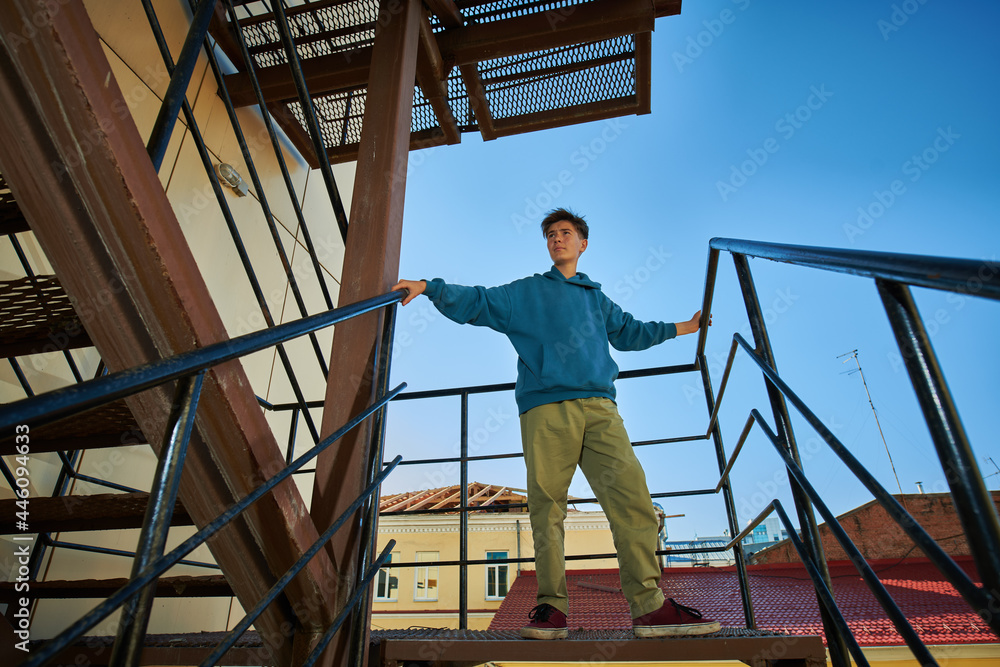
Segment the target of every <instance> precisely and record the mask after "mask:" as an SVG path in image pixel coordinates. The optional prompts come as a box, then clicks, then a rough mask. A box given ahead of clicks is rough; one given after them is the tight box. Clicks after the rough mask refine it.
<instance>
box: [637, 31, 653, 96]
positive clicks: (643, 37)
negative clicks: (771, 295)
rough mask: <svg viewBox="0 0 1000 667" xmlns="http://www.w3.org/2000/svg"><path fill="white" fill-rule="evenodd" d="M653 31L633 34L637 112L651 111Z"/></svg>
mask: <svg viewBox="0 0 1000 667" xmlns="http://www.w3.org/2000/svg"><path fill="white" fill-rule="evenodd" d="M652 62H653V33H651V32H642V33H639V34H638V35H636V36H635V94H636V96H637V97H638V98H639V103H638V107H639V110H638V111H636V113H637V114H647V113H652V97H653V95H652V89H653V75H652V71H651V70H652Z"/></svg>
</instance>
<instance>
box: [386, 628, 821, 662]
mask: <svg viewBox="0 0 1000 667" xmlns="http://www.w3.org/2000/svg"><path fill="white" fill-rule="evenodd" d="M371 637H372V649H371V652H372V656H373V660H372V663H373V664H374V658H375V657H377V658H378V660H379V663H380V664H382V665H395V664H403V663H411V662H424V663H429V664H435V665H443V664H456V665H457V664H466V665H472V664H479V663H483V662H487V661H503V660H509V661H530V662H551V661H558V662H584V663H588V664H592V663H594V662H644V661H655V662H670V661H689V660H743V661H746V662H748V663H751V664H752V663H753V661H755V660H757V661H760V660H784V661H787V662H785V663H783V664H785V665H809V666H810V667H819V666H820V665H825V664H826V652H825V649H824V647H823V641H822V639H821V638H819V637H815V636H794V635H783V634H777V633H774V632H767V631H756V630H747V629H745V628H723V629H722V630H720V631H719V632H717V633H714V634H711V635H703V636H700V637H671V638H663V639H636V638H635V637H634V636H633V635H632V631H631V630H624V629H621V630H582V629H578V630H570V633H569V637H568V638H567V639H562V640H555V641H535V640H529V639H522V638H521V637H519V636H518V634H517V632H516V631H510V630H504V631H496V630H444V629H434V628H420V629H412V630H379V631H375V632H372V635H371Z"/></svg>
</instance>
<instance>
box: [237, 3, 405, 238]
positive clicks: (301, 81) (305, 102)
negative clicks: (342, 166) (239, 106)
mask: <svg viewBox="0 0 1000 667" xmlns="http://www.w3.org/2000/svg"><path fill="white" fill-rule="evenodd" d="M271 7H272V8H273V10H274V25H275V27H276V28H277V29H278V36H279V37H280V38H281V45H282V46H283V47H284V49H285V57H286V58H287V59H288V67H289V69H290V70H291V72H292V81H294V82H295V90H296V92H297V93H298V96H299V105H300V106H301V107H302V115H303V116H304V117H305V120H306V125H307V126H308V127H309V137H310V138H311V139H312V143H313V150H314V151H316V161H317V162H319V172H320V174H322V175H323V181H324V182H325V183H326V189H327V193H328V194H329V195H330V204H331V206H333V216H334V217H335V218H336V219H337V226H338V227H340V236H341V238H342V239H343V240H344V242H345V243H346V242H347V215H346V214H345V212H344V203H343V201H342V200H341V198H340V191H339V190H338V189H337V181H336V180H334V178H333V170H332V169H331V168H330V158H329V156H328V155H327V153H326V144H325V143H324V142H323V130H322V128H320V124H319V119H318V118H317V116H316V109H315V108H314V107H313V103H312V96H311V95H310V94H309V87H308V86H307V85H306V77H305V74H303V73H302V63H301V62H300V61H299V52H298V51H297V50H296V49H295V41H294V40H293V39H292V31H291V29H289V27H288V17H287V16H286V15H285V8H284V6H283V3H282V2H281V0H278V2H273V3H271ZM252 64H253V62H252V61H247V67H251V66H252ZM410 83H411V84H412V83H413V82H412V81H411V82H410Z"/></svg>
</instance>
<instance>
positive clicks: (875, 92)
mask: <svg viewBox="0 0 1000 667" xmlns="http://www.w3.org/2000/svg"><path fill="white" fill-rule="evenodd" d="M776 5H778V6H776ZM998 22H1000V7H998V6H997V5H996V4H995V3H993V2H986V1H985V0H983V1H978V2H973V1H971V0H968V1H957V2H950V3H946V2H943V1H942V0H924V1H923V2H921V1H920V0H906V1H905V2H862V1H861V0H848V1H847V2H841V3H811V2H808V3H765V2H762V1H761V0H705V1H703V2H693V1H691V0H688V1H687V2H685V3H684V9H683V13H682V15H681V16H677V17H668V18H663V19H659V20H658V21H657V24H656V31H655V33H654V36H653V85H652V91H653V98H652V109H653V111H652V114H649V115H646V116H629V117H625V118H622V119H617V120H611V121H601V122H596V123H589V124H585V125H578V126H575V127H569V128H562V129H556V130H550V131H546V132H541V133H533V134H528V135H522V136H517V137H510V138H505V139H500V140H497V141H492V142H482V141H481V140H480V139H479V138H478V136H475V135H468V134H467V135H463V139H462V144H461V145H460V146H451V147H441V148H435V149H429V150H424V151H418V152H414V153H412V154H411V156H410V161H411V162H410V169H409V174H408V184H407V195H406V215H405V222H404V234H403V249H402V258H401V267H400V275H401V277H405V278H413V279H417V278H433V277H441V278H443V279H445V280H446V281H448V282H454V283H459V284H468V285H477V284H478V285H496V284H502V283H506V282H509V281H511V280H515V279H517V278H520V277H523V276H525V275H530V274H533V273H536V272H544V271H545V270H547V269H548V268H549V266H550V261H549V258H548V254H547V252H546V249H545V244H544V241H543V239H542V237H541V234H540V232H539V230H538V227H537V225H538V222H539V221H540V219H541V217H542V215H544V212H545V211H546V210H548V209H549V208H552V207H555V206H567V207H570V208H572V209H574V210H575V211H577V212H579V213H581V214H583V215H584V216H585V217H586V218H587V220H588V221H589V223H590V225H591V240H590V247H589V249H588V250H587V252H586V253H585V254H584V255H583V257H582V258H581V261H580V266H579V268H580V270H581V271H583V272H585V273H587V274H588V275H589V276H590V277H591V278H592V279H594V280H596V281H598V282H601V283H602V284H603V285H604V290H605V292H606V293H607V294H608V295H609V296H610V297H611V298H612V299H614V300H615V301H616V302H618V303H619V304H620V305H621V306H622V307H623V308H624V309H625V310H627V311H629V312H631V313H632V314H633V315H635V316H636V317H638V318H639V319H644V320H665V321H678V320H683V319H687V318H688V317H690V316H691V314H692V313H693V312H694V311H695V310H697V309H698V308H699V307H700V303H701V298H702V292H703V289H704V280H705V267H706V261H707V257H708V241H709V239H711V238H712V237H734V238H744V239H754V240H762V241H776V242H783V243H793V244H802V245H818V246H831V247H841V248H855V249H861V250H882V251H896V252H907V253H920V254H929V255H942V256H953V257H965V258H969V259H974V260H993V261H996V260H997V253H998V250H1000V225H998V211H1000V188H998V187H997V185H996V183H997V177H998V175H1000V174H998V172H1000V169H998V162H997V160H998V157H997V156H998V155H1000V151H998V148H1000V129H998V124H997V122H996V108H997V102H998V99H997V90H996V85H995V78H996V69H997V65H998V64H1000V46H998V44H997V42H996V40H995V38H994V35H993V31H994V29H995V26H996V25H997V24H998ZM751 267H752V269H753V271H754V277H755V280H756V282H757V288H758V292H759V294H760V299H761V301H762V303H763V305H764V307H765V309H766V311H767V312H766V315H767V317H768V319H769V325H770V334H771V338H772V343H773V345H774V348H775V354H776V357H777V363H778V369H779V372H781V373H782V375H783V376H784V377H785V378H786V380H787V381H788V382H789V384H790V385H791V386H792V387H793V389H795V390H796V391H798V392H799V393H800V394H801V395H802V396H803V397H804V398H805V400H806V401H807V402H808V403H809V404H810V405H811V406H812V407H813V409H814V410H815V411H816V412H817V413H818V414H819V416H820V417H821V418H822V419H824V421H825V422H826V423H827V425H828V426H830V427H831V428H832V429H833V430H834V432H835V433H836V434H837V435H838V437H840V438H841V440H842V441H843V442H844V443H845V444H846V445H847V446H848V447H849V448H850V449H851V451H852V452H853V453H854V454H855V456H857V457H858V458H859V459H861V461H862V462H863V463H864V464H865V465H866V466H868V467H869V470H871V471H872V472H873V473H874V474H875V475H876V476H877V477H878V479H879V480H880V481H881V482H882V484H883V485H885V486H886V487H887V488H889V489H891V490H896V482H895V478H894V477H893V473H892V470H891V468H890V465H889V460H888V457H887V455H886V451H885V447H884V446H883V444H882V441H881V439H880V437H879V434H878V430H877V429H876V425H875V418H874V416H873V414H872V411H871V409H870V407H869V405H868V401H867V398H866V396H865V392H864V387H863V386H862V385H861V379H860V377H858V375H857V374H853V375H848V374H845V371H847V370H849V369H850V368H852V367H853V362H849V363H847V364H845V363H843V361H844V359H839V358H837V357H838V355H841V354H844V353H848V352H850V351H852V350H854V349H857V350H858V351H859V357H860V360H861V363H862V365H863V367H864V371H865V375H866V377H867V380H868V385H869V388H870V390H871V393H872V397H873V400H874V404H875V407H876V409H877V410H878V416H879V419H880V420H881V423H882V428H883V430H884V432H885V437H886V441H887V444H888V448H889V451H890V453H891V454H892V457H893V461H894V463H895V467H896V471H897V473H898V475H899V480H900V484H901V485H902V488H903V491H904V492H907V493H913V492H915V491H916V482H918V481H919V482H922V483H923V485H924V489H925V490H926V491H928V492H931V491H945V490H946V487H945V483H944V475H943V473H942V470H941V467H940V464H939V463H938V462H937V459H936V456H935V453H934V447H933V445H932V443H931V441H930V438H929V435H928V432H927V428H926V425H925V423H924V421H923V417H922V415H921V414H920V412H919V409H918V407H917V405H916V400H915V398H914V394H913V391H912V389H911V388H910V386H909V382H908V379H907V377H906V373H905V370H904V369H903V368H902V366H901V364H900V363H899V357H898V351H897V349H896V347H895V342H894V340H893V338H892V335H891V332H890V329H889V326H888V322H887V320H886V316H885V313H884V310H883V309H882V306H881V303H880V301H879V299H878V296H877V293H876V290H875V286H874V283H873V282H872V281H870V280H867V279H862V278H854V277H850V276H845V275H841V274H832V273H827V272H820V271H816V270H812V269H805V268H797V267H791V266H786V265H779V264H776V263H773V262H767V261H763V260H752V263H751ZM990 279H992V280H1000V275H996V274H994V275H992V276H990ZM914 294H915V297H916V299H917V302H918V304H919V305H920V307H921V309H922V313H923V315H924V318H925V320H927V321H928V327H929V329H930V330H931V332H932V342H933V344H934V346H935V349H936V351H937V354H938V356H939V359H940V361H941V363H942V365H943V368H944V370H945V372H946V374H947V377H948V381H949V383H950V387H951V389H952V391H953V393H954V396H955V399H956V402H957V405H958V408H959V411H960V414H961V417H962V419H963V422H964V424H965V428H966V430H967V432H968V435H969V438H970V440H971V442H972V445H973V448H974V450H975V453H976V458H977V461H978V462H979V464H980V465H981V467H982V471H983V474H984V475H988V474H990V473H994V472H997V469H996V468H995V467H993V465H992V464H991V463H989V462H987V461H986V459H987V457H993V458H994V459H996V460H997V461H998V463H1000V451H998V447H997V437H996V431H997V427H998V416H997V411H996V405H997V389H996V377H997V376H998V373H1000V353H998V352H997V350H996V345H995V343H994V342H993V341H995V336H996V334H995V333H994V332H995V331H996V329H997V327H998V326H1000V307H998V304H996V303H995V302H989V301H985V300H977V299H972V298H966V297H956V296H955V295H948V294H946V293H943V292H935V291H930V290H923V289H914ZM713 313H714V326H713V327H712V330H711V334H710V336H709V343H708V348H707V355H708V358H709V360H710V364H711V366H712V378H713V382H714V383H715V385H716V387H717V386H718V383H719V381H720V380H721V364H722V361H723V360H724V357H725V355H726V354H727V353H728V349H729V345H730V342H731V340H732V335H733V333H734V332H737V331H744V330H745V327H746V325H747V320H746V314H745V310H744V308H743V305H742V301H741V299H740V297H739V290H738V286H737V283H736V278H735V272H734V270H733V264H732V259H731V257H730V256H728V255H726V254H723V256H722V260H721V262H720V271H719V278H718V286H717V289H716V297H715V303H714V307H713ZM695 342H696V341H695V337H694V336H688V337H684V338H681V339H678V340H676V341H668V342H667V343H665V344H664V345H661V346H658V347H657V348H654V349H652V350H650V351H647V352H642V353H634V352H633V353H615V357H616V359H617V360H618V363H619V365H620V366H621V368H622V369H623V370H624V369H634V368H645V367H650V366H658V365H667V364H678V363H688V362H691V361H693V358H694V349H695ZM515 362H516V356H515V354H514V352H513V349H512V348H511V347H510V345H509V343H508V342H507V340H506V339H505V338H504V337H503V336H501V335H499V334H496V333H494V332H492V331H489V330H486V329H481V328H477V327H471V326H459V325H456V324H454V323H452V322H450V321H447V320H445V318H444V317H443V316H441V315H439V314H438V313H437V312H436V311H435V310H434V309H433V307H432V306H431V305H430V303H429V302H428V301H427V300H426V299H424V298H420V299H418V300H417V301H414V302H413V303H412V304H410V305H409V306H407V307H406V308H405V309H404V310H402V311H400V316H399V324H398V328H397V350H396V354H395V357H394V367H393V379H394V381H395V382H399V381H404V380H405V381H406V382H408V383H409V387H410V389H414V390H416V389H436V388H445V387H454V386H460V385H472V384H487V383H495V382H510V381H513V379H514V376H515ZM618 391H619V408H620V411H621V413H622V415H623V417H624V418H625V422H626V426H627V427H628V428H629V431H630V435H631V437H632V439H633V440H645V439H652V438H662V437H673V436H679V435H692V434H694V433H697V432H703V431H704V429H705V427H706V426H707V414H706V410H705V402H704V398H703V394H702V389H701V383H700V380H699V378H698V377H697V376H695V375H693V374H692V375H686V376H672V377H667V378H659V379H645V380H627V381H619V382H618ZM754 407H756V408H759V409H761V411H762V413H763V414H764V415H765V416H766V417H767V418H768V419H769V420H770V419H771V415H770V411H769V410H768V409H766V408H767V402H766V396H765V392H764V383H763V380H762V379H761V376H760V373H759V372H758V371H755V370H754V368H752V367H751V364H750V363H749V362H748V361H747V360H746V359H745V358H742V359H738V361H737V364H736V366H735V368H734V371H733V377H732V380H731V383H730V387H729V389H727V396H726V399H725V400H724V403H723V409H722V415H721V421H720V423H721V425H722V428H723V440H724V443H725V445H726V448H727V452H729V451H732V448H733V447H734V446H735V444H736V441H737V438H738V436H739V432H740V430H741V429H742V426H743V423H744V422H745V420H746V418H747V415H748V414H749V411H750V409H751V408H754ZM390 415H391V417H390V424H389V430H388V435H389V440H388V444H387V448H388V453H389V454H390V455H392V454H395V453H397V452H399V453H402V454H403V456H404V458H409V459H413V458H423V457H432V456H446V455H451V454H452V453H454V452H456V451H457V449H456V443H457V441H458V428H459V422H458V415H459V404H458V399H437V400H433V401H420V402H406V403H398V404H394V405H393V407H392V409H391V411H390ZM469 425H470V438H471V445H472V449H473V451H474V452H476V453H481V454H485V453H501V452H509V451H518V450H519V448H520V439H519V432H518V423H517V416H516V409H515V406H514V400H513V395H512V393H502V394H489V395H483V396H476V397H473V398H472V399H471V413H470V419H469ZM795 427H796V435H797V437H798V439H799V442H800V448H801V449H802V450H803V457H804V458H805V459H806V461H805V468H806V471H807V474H808V475H809V477H810V479H811V481H812V482H813V484H814V485H815V486H816V487H817V488H818V489H819V490H820V492H821V493H823V494H824V496H825V497H826V499H827V501H828V503H829V504H830V506H831V508H832V509H833V511H834V512H837V513H840V512H844V511H846V510H848V509H851V508H853V507H856V506H858V505H861V504H863V503H865V502H867V501H868V500H870V499H871V496H870V495H869V494H868V493H867V491H865V490H864V489H863V488H862V487H861V485H860V483H858V482H857V481H856V480H855V479H854V477H853V475H851V474H850V473H849V472H848V471H847V470H846V468H845V467H844V466H843V465H842V464H840V463H839V461H837V460H835V458H834V457H833V455H832V454H830V453H829V452H828V450H827V448H826V446H825V445H822V444H821V443H820V442H819V441H818V440H817V439H816V437H815V434H814V433H813V432H812V431H811V430H810V429H809V428H808V427H807V426H806V425H805V423H804V422H802V421H801V420H799V419H797V420H796V423H795ZM638 452H639V456H640V459H641V460H642V462H643V465H644V466H645V469H646V473H647V478H648V481H649V486H650V489H651V491H654V492H656V491H673V490H681V489H695V488H708V487H714V485H715V482H716V480H717V476H718V468H717V464H716V462H715V458H714V453H713V452H712V449H711V447H710V445H709V444H708V443H707V442H701V443H693V444H691V443H689V444H686V445H668V446H666V447H660V448H643V449H640V450H638ZM469 478H470V480H475V481H480V482H486V483H492V484H501V485H509V486H513V487H520V488H523V487H524V470H523V464H522V463H521V461H519V460H512V461H501V462H492V463H489V464H479V465H473V466H472V467H471V468H470V475H469ZM457 482H458V473H457V469H452V468H446V467H444V466H437V467H430V468H424V469H422V470H418V469H415V468H402V469H399V470H398V471H397V472H396V473H394V475H393V476H392V477H391V478H390V479H389V481H388V482H387V483H386V487H385V490H386V491H401V490H413V489H419V488H429V487H434V486H442V485H445V484H453V483H457ZM987 482H988V487H989V488H990V489H997V488H1000V475H996V476H993V477H989V478H988V479H987ZM570 491H571V493H572V494H574V495H577V496H586V495H590V491H589V488H588V487H587V485H586V480H585V479H584V478H583V475H582V474H578V475H577V477H576V478H575V479H574V482H573V485H572V487H571V490H570ZM734 494H735V497H736V500H737V509H738V510H741V511H740V521H741V523H745V522H746V520H748V519H750V518H752V516H753V515H754V514H756V511H757V510H759V509H760V508H761V507H762V506H763V504H764V502H765V497H766V499H767V500H770V498H771V497H773V496H774V495H777V496H778V497H779V498H781V499H782V500H783V502H784V503H785V505H786V507H790V506H791V501H790V499H789V498H790V496H789V493H788V485H787V483H786V482H785V481H784V477H783V473H782V466H781V464H780V461H779V460H778V458H777V456H776V455H775V453H774V451H773V449H772V447H771V445H770V444H769V443H768V442H767V441H766V440H765V438H764V436H763V435H762V434H761V433H760V432H759V431H754V433H753V435H751V438H750V440H749V442H748V444H747V446H746V448H745V450H744V453H743V455H742V456H741V459H740V462H739V463H738V464H737V467H736V469H735V472H734ZM663 504H664V506H665V508H666V510H667V513H668V514H684V515H685V516H684V517H681V518H677V519H671V520H670V522H669V524H668V529H669V533H670V537H671V539H685V538H689V537H693V536H695V535H702V536H705V535H717V534H720V533H721V532H722V531H723V530H724V529H725V528H726V520H725V515H724V510H723V504H722V501H721V498H718V497H714V496H711V497H697V498H693V499H688V500H670V501H668V502H664V503H663ZM956 532H957V530H956Z"/></svg>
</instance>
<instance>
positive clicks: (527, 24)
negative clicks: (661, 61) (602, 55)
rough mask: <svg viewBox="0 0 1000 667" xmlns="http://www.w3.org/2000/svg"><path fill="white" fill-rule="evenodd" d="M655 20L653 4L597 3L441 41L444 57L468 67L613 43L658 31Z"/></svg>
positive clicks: (632, 0)
mask: <svg viewBox="0 0 1000 667" xmlns="http://www.w3.org/2000/svg"><path fill="white" fill-rule="evenodd" d="M655 18H656V17H655V16H654V14H653V7H652V5H651V4H650V2H649V0H594V1H593V2H588V3H586V4H583V5H573V6H571V7H566V8H563V9H554V10H550V11H547V12H539V13H536V14H529V15H527V16H518V17H514V18H509V19H504V20H502V21H495V22H492V23H484V24H480V25H468V26H465V27H462V28H455V29H453V30H446V31H444V32H442V33H441V34H440V35H439V36H438V44H439V45H440V48H441V53H442V54H444V56H445V58H448V59H450V58H454V61H455V63H456V64H458V65H469V64H473V63H478V62H482V61H484V60H492V59H494V58H503V57H506V56H516V55H520V54H523V53H532V52H535V51H544V50H546V49H556V48H559V47H562V46H571V45H573V44H581V43H584V42H595V41H600V40H604V39H612V38H614V37H621V36H623V35H634V34H636V33H639V32H649V31H651V30H653V22H654V19H655Z"/></svg>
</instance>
